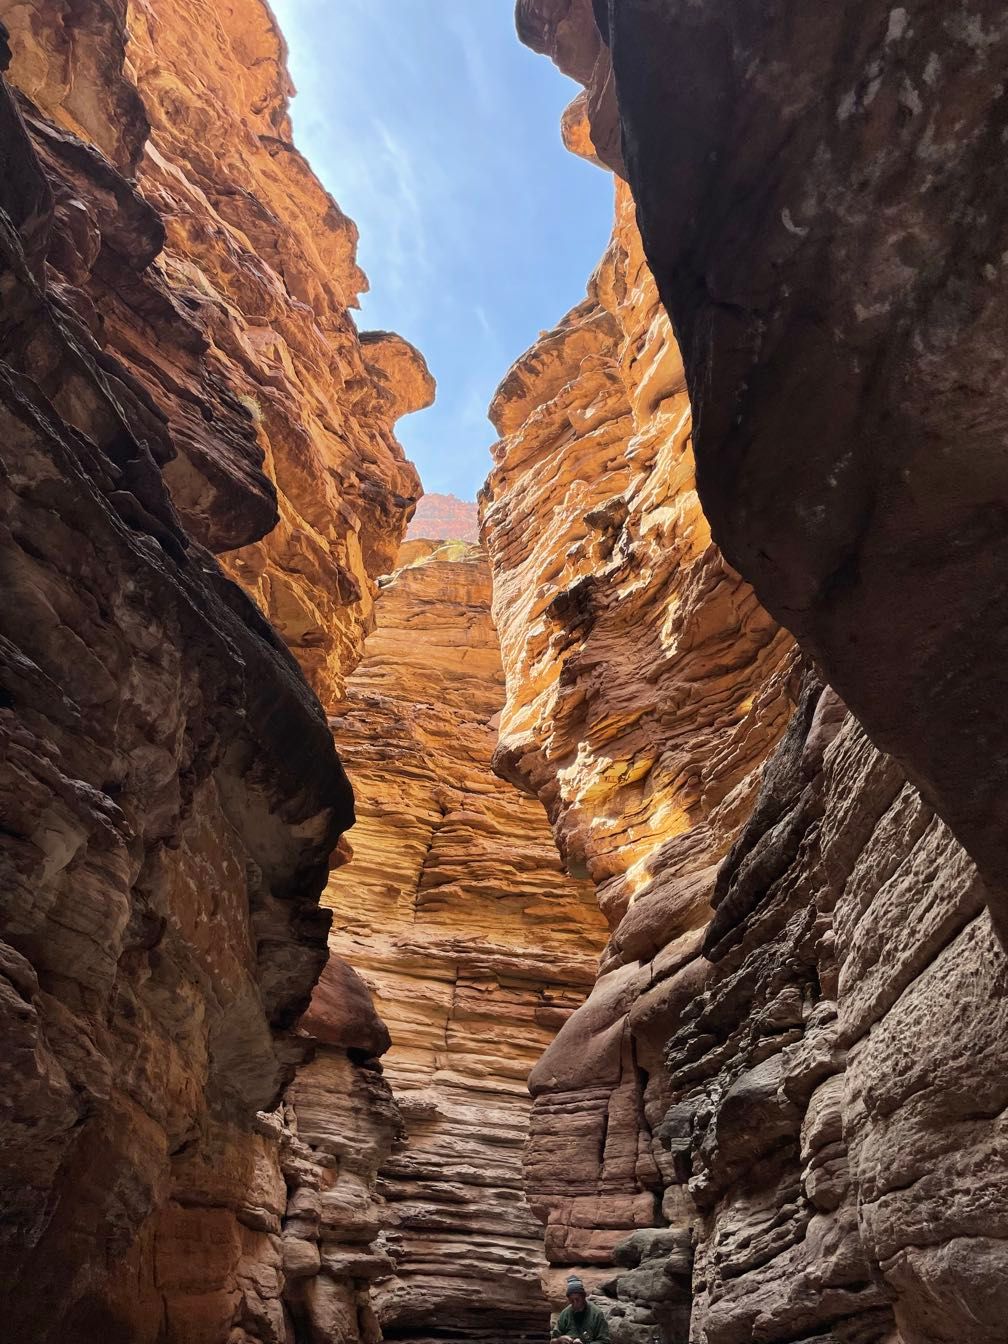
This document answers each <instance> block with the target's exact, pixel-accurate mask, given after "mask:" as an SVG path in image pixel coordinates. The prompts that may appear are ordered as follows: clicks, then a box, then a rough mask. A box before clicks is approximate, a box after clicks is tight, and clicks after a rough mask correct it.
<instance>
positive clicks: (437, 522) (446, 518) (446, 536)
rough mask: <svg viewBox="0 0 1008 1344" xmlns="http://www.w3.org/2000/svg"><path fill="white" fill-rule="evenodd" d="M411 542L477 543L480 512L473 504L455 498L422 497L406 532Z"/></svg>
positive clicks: (443, 496)
mask: <svg viewBox="0 0 1008 1344" xmlns="http://www.w3.org/2000/svg"><path fill="white" fill-rule="evenodd" d="M406 536H407V538H408V539H409V540H410V541H415V540H417V539H418V538H421V537H427V538H431V539H434V540H439V541H445V540H456V541H479V539H480V538H479V510H478V509H477V507H476V505H475V503H472V502H470V501H469V500H465V499H458V498H456V496H455V495H438V494H425V495H422V496H421V497H420V502H419V504H417V507H416V513H414V515H413V517H412V519H411V520H410V525H409V527H408V528H407V529H406Z"/></svg>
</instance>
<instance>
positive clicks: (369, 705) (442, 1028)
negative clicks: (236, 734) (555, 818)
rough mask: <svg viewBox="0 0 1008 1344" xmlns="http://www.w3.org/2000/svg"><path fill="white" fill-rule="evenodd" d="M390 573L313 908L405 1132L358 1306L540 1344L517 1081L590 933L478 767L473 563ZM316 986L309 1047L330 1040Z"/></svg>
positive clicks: (523, 1113)
mask: <svg viewBox="0 0 1008 1344" xmlns="http://www.w3.org/2000/svg"><path fill="white" fill-rule="evenodd" d="M398 566H399V567H398V568H397V569H396V571H395V573H394V575H393V576H392V577H391V579H390V580H389V581H388V583H387V584H386V586H385V587H384V590H383V594H382V597H381V601H380V603H379V608H378V628H377V630H376V631H375V633H374V634H373V635H372V636H371V637H370V638H369V640H368V643H367V646H366V652H365V657H364V660H363V662H362V663H361V666H360V667H359V668H358V670H357V671H356V672H355V673H354V675H353V676H352V677H351V678H350V681H349V693H348V698H347V700H346V701H345V703H344V704H343V705H341V706H340V708H339V710H338V712H337V713H336V715H335V716H334V718H333V720H332V723H333V731H334V733H335V735H336V738H337V740H338V741H339V743H340V747H341V751H342V753H343V755H344V759H345V760H346V761H347V764H348V769H350V770H351V771H352V775H353V779H354V781H355V785H356V788H357V790H358V796H359V803H358V822H357V826H356V827H355V829H354V831H353V833H352V837H351V842H352V846H353V861H352V862H351V863H350V864H349V865H348V866H346V867H345V868H340V869H339V870H337V871H336V872H335V873H334V874H333V876H332V879H331V881H330V883H329V886H328V888H327V890H326V894H325V898H324V899H325V903H326V904H327V906H329V907H330V908H331V909H332V911H333V916H334V919H333V932H332V937H331V945H332V947H333V949H334V951H335V952H336V953H337V954H338V959H337V961H336V963H335V964H336V965H341V963H342V959H344V958H345V959H346V960H347V961H349V962H350V963H351V964H352V965H353V966H354V967H356V968H357V969H358V970H359V972H360V974H361V976H362V977H363V979H364V980H365V981H366V982H367V985H368V986H369V988H370V989H371V991H372V993H373V994H374V1002H375V1006H376V1008H377V1010H378V1012H379V1013H380V1014H381V1017H382V1018H383V1019H384V1021H385V1022H386V1023H387V1024H388V1029H389V1032H390V1034H391V1038H392V1047H391V1050H390V1051H389V1053H388V1054H387V1055H386V1056H385V1058H384V1071H385V1077H386V1079H387V1080H388V1082H389V1083H390V1084H391V1086H392V1088H393V1090H394V1093H395V1096H396V1100H397V1103H398V1106H399V1109H400V1112H401V1114H402V1121H403V1132H402V1135H401V1137H400V1141H399V1142H398V1143H397V1145H396V1147H395V1149H394V1151H393V1152H392V1154H391V1155H390V1156H389V1157H388V1159H387V1160H386V1161H385V1163H384V1164H383V1166H382V1169H381V1174H380V1179H379V1183H378V1193H379V1195H380V1196H381V1197H382V1198H383V1199H384V1201H385V1207H384V1209H383V1212H382V1223H383V1227H384V1231H383V1234H382V1236H381V1238H380V1239H379V1242H378V1245H377V1250H378V1251H379V1253H380V1254H381V1255H383V1256H384V1257H385V1261H384V1269H376V1274H377V1276H378V1282H377V1283H376V1285H375V1288H374V1292H373V1303H374V1309H375V1312H376V1315H377V1318H378V1320H379V1322H380V1324H381V1327H382V1329H383V1331H384V1333H385V1335H386V1337H387V1338H390V1339H403V1340H414V1341H418V1340H427V1339H435V1338H436V1339H439V1340H443V1339H467V1340H487V1341H488V1342H490V1341H493V1342H494V1344H496V1341H497V1340H499V1339H501V1338H503V1337H507V1338H508V1339H519V1340H521V1339H528V1340H533V1339H541V1338H542V1337H543V1335H544V1334H545V1332H546V1329H547V1324H548V1315H547V1306H546V1300H545V1298H544V1297H543V1294H542V1289H541V1286H540V1278H541V1275H542V1273H543V1272H544V1271H545V1269H546V1265H545V1261H544V1258H543V1254H542V1241H541V1229H540V1227H539V1224H538V1222H537V1220H536V1218H535V1217H534V1215H533V1213H532V1211H531V1209H530V1208H529V1206H528V1203H527V1202H526V1200H525V1197H524V1195H523V1192H522V1149H523V1145H524V1142H525V1138H526V1135H527V1131H528V1114H529V1097H528V1092H527V1087H526V1079H527V1077H528V1073H529V1070H530V1069H531V1067H532V1065H533V1063H534V1062H535V1060H536V1059H537V1057H538V1056H539V1055H540V1054H541V1053H542V1051H543V1049H544V1048H545V1047H546V1045H547V1044H548V1043H549V1041H550V1040H551V1039H552V1037H553V1036H554V1035H555V1033H556V1031H557V1029H558V1027H559V1026H560V1025H561V1024H562V1023H563V1022H564V1021H565V1020H566V1019H567V1018H568V1016H569V1015H570V1013H571V1011H572V1010H573V1009H574V1008H575V1007H576V1006H577V1005H578V1004H579V1003H580V1002H581V1000H582V999H583V998H584V996H585V994H586V993H587V991H588V988H589V987H590V985H591V982H592V979H593V978H594V973H595V967H596V963H597V955H598V950H599V947H600V945H601V942H602V938H603V930H604V921H603V919H602V917H601V915H600V914H599V912H598V909H597V907H596V904H595V901H594V890H593V887H592V885H591V884H590V883H588V882H584V881H573V880H571V879H570V878H568V877H566V876H565V875H564V873H563V871H562V869H561V867H560V864H559V861H558V857H557V854H556V850H555V848H554V846H553V843H552V840H551V837H550V832H549V827H548V824H547V822H546V819H545V817H544V816H543V812H542V808H541V807H540V805H539V803H538V802H537V801H536V799H535V798H531V797H523V796H521V795H520V794H518V793H516V792H515V790H514V789H513V788H512V787H511V786H510V785H509V784H506V783H504V782H502V781H501V780H499V779H497V778H495V776H494V774H493V772H492V769H491V758H492V754H493V750H494V746H495V743H496V738H497V733H496V726H497V714H498V711H499V708H500V705H501V703H502V701H503V698H504V674H503V670H502V667H501V662H500V654H499V650H498V645H497V637H496V633H495V631H494V627H493V623H492V620H491V616H490V575H489V571H488V567H487V563H486V559H485V556H484V555H483V553H482V552H481V551H480V550H479V549H478V548H477V547H475V546H470V545H467V544H465V543H462V542H449V543H444V544H439V543H437V542H431V541H413V542H406V543H405V544H404V546H403V548H402V551H401V552H400V556H399V561H398ZM333 964H334V963H333V962H330V967H332V966H333ZM340 974H342V973H340ZM329 981H330V970H329V969H328V968H327V971H326V973H325V974H324V975H323V978H322V980H321V981H320V984H319V987H318V989H317V990H316V993H315V997H314V999H313V1002H312V1009H311V1012H310V1014H309V1016H308V1018H307V1019H306V1022H305V1025H306V1027H307V1028H308V1030H310V1031H312V1032H313V1033H314V1034H315V1035H319V1034H320V1031H321V1030H324V1029H325V1028H326V1026H327V1025H330V1026H332V1027H333V1029H334V1030H335V1031H336V1032H337V1035H338V1034H339V1031H340V1026H339V1021H338V1014H337V1015H335V1016H334V1014H333V1013H332V1012H331V1010H330V1008H329V1007H328V1006H327V1000H328V999H329V997H330V995H329ZM369 1048H373V1045H371V1046H369ZM298 1086H301V1082H300V1078H299V1084H298ZM298 1111H299V1115H300V1106H299V1107H298ZM302 1132H303V1125H302Z"/></svg>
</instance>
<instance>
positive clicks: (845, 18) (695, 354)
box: [519, 0, 1008, 933]
mask: <svg viewBox="0 0 1008 1344" xmlns="http://www.w3.org/2000/svg"><path fill="white" fill-rule="evenodd" d="M596 20H597V24H596ZM519 22H520V26H521V28H522V31H523V34H524V35H525V37H526V38H527V40H529V41H531V42H532V43H533V44H534V45H536V46H537V47H538V48H539V49H540V50H546V51H549V52H550V53H551V54H552V55H553V57H554V58H555V59H556V60H557V61H558V62H559V63H560V64H561V66H562V67H563V68H564V69H566V70H567V71H568V72H569V73H571V74H572V75H573V76H574V77H575V78H577V79H580V80H581V81H582V82H584V83H585V84H586V85H587V94H586V95H585V97H584V98H583V99H582V102H583V103H584V105H585V106H586V108H587V110H588V113H589V116H590V117H591V119H592V138H593V140H594V143H595V144H596V145H597V146H599V147H600V149H599V152H600V154H601V155H602V156H603V157H604V158H605V159H606V161H607V162H608V163H610V165H613V166H616V167H620V165H621V163H622V161H623V160H625V169H623V171H625V172H626V174H627V177H628V179H629V181H630V183H631V185H632V187H633V191H634V195H635V198H636V202H637V209H638V214H639V218H640V222H641V226H642V230H643V236H644V244H645V249H646V252H647V255H648V257H649V259H650V263H651V266H652V269H653V271H654V274H655V276H656V278H657V282H658V286H659V289H660V291H661V294H662V298H663V300H664V302H665V303H666V305H667V306H668V309H669V311H670V312H671V313H672V315H673V318H674V320H675V323H676V329H677V332H678V335H679V339H680V343H681V345H682V349H683V352H684V358H685V366H686V374H687V383H688V385H689V389H690V394H691V397H692V400H693V405H694V411H695V414H696V417H697V424H696V434H695V442H696V452H697V461H698V479H699V486H700V494H701V498H702V499H703V502H704V508H705V510H706V512H707V514H708V516H709V517H710V518H711V520H712V524H713V527H714V533H715V536H716V537H717V539H718V541H719V544H720V545H721V546H722V547H723V548H724V551H725V554H726V555H727V556H728V557H729V559H730V560H731V561H732V563H734V564H735V565H737V567H738V568H739V570H740V571H741V572H742V573H743V574H745V575H746V577H747V578H748V579H749V580H750V581H751V582H752V583H753V584H754V585H755V587H756V590H757V592H758V594H759V596H760V599H761V601H762V602H763V603H764V604H765V605H766V606H767V607H768V609H769V610H771V611H772V612H773V613H774V614H775V615H776V616H777V617H778V618H779V619H780V620H781V621H782V622H783V623H784V624H785V625H786V626H787V627H788V628H789V629H791V630H792V631H794V633H795V634H796V635H797V636H798V638H799V639H800V641H801V642H802V644H803V646H805V647H806V648H807V649H809V650H811V651H812V652H813V653H814V655H815V656H816V658H817V659H818V660H819V662H820V664H821V665H822V666H823V667H824V669H825V671H826V673H827V675H828V676H829V678H830V681H831V682H832V684H834V685H835V686H836V687H837V689H838V690H839V691H840V692H841V693H842V694H843V696H844V697H845V699H846V700H847V702H848V703H849V704H850V705H851V707H852V709H853V710H854V711H855V712H856V713H857V714H858V716H859V717H860V718H861V719H862V721H863V722H864V723H865V725H866V727H867V728H868V730H869V732H870V733H871V736H872V739H873V741H874V742H875V743H876V744H877V745H878V746H879V747H880V748H882V749H885V750H887V751H889V752H891V753H892V754H893V755H894V756H895V757H897V758H898V759H899V760H900V761H901V762H902V763H903V766H904V768H905V770H906V771H907V773H908V774H910V775H911V776H912V777H913V779H914V780H915V781H916V782H917V784H918V785H919V786H920V787H921V788H922V789H923V791H924V792H925V793H926V794H927V796H928V797H929V798H930V799H931V800H932V802H933V803H934V804H935V805H936V806H937V807H938V810H939V811H940V813H941V815H942V816H943V817H944V818H945V819H946V821H947V822H948V823H949V824H950V825H951V826H952V828H953V830H954V831H955V833H956V834H957V836H958V837H959V839H960V841H961V842H962V843H963V844H964V845H965V846H966V848H967V849H968V851H969V852H970V853H971V854H972V855H973V857H974V859H975V860H976V861H977V862H978V864H979V865H980V869H981V872H982V873H983V874H984V877H985V880H986V881H987V884H988V887H989V893H988V894H989V899H990V901H991V908H992V911H993V913H994V917H995V920H996V921H997V922H998V923H999V926H1000V927H1001V928H1002V932H1003V933H1004V932H1005V930H1006V928H1008V914H1006V912H1008V904H1006V903H1008V846H1006V845H1005V841H1004V835H1005V825H1004V812H1005V803H1004V799H1005V797H1006V783H1008V750H1006V743H1008V717H1006V716H1008V709H1006V704H1005V698H1004V695H1003V694H1002V685H1003V669H1004V665H1005V653H1006V650H1005V643H1004V641H1005V633H1004V632H1005V622H1004V619H1003V612H1004V604H1005V597H1004V594H1005V591H1006V586H1008V578H1006V575H1008V542H1006V540H1005V537H1006V531H1005V528H1004V525H1003V520H1002V512H1003V501H1004V498H1005V494H1006V486H1008V480H1006V470H1008V469H1006V467H1005V459H1004V453H1003V450H1002V445H1003V441H1004V434H1005V425H1006V422H1008V374H1006V372H1005V361H1004V359H1003V347H1004V331H1005V326H1006V314H1008V308H1006V299H1005V287H1004V285H1003V284H1002V282H1001V276H1002V272H1003V267H1004V264H1005V257H1006V255H1008V197H1006V191H1005V186H1004V183H1003V181H1002V179H1001V176H1000V174H999V173H998V170H997V168H996V166H995V165H996V161H997V155H996V153H994V152H992V149H991V146H992V145H993V144H994V143H995V142H997V143H999V142H1000V141H999V137H1001V135H1002V129H1003V124H1004V107H1003V91H1002V85H1003V80H1004V72H1005V69H1006V68H1008V25H1006V23H1005V14H1004V8H1003V6H1002V5H1001V4H1000V3H998V0H978V2H976V3H974V0H970V2H969V3H965V2H963V3H958V2H957V3H953V4H951V5H947V6H931V5H927V4H924V3H919V2H914V3H908V4H904V5H899V6H894V5H891V4H889V3H888V2H886V3H883V0H865V2H864V3H858V4H855V5H848V6H843V7H842V9H822V8H816V9H809V8H808V7H806V6H803V5H801V4H798V3H791V2H790V0H781V2H780V3H775V4H774V5H772V6H771V7H770V8H769V9H767V8H765V7H760V6H740V5H738V4H736V3H735V2H734V0H717V3H714V4H705V5H702V6H697V5H690V4H685V3H670V4H662V5H655V4H652V3H650V2H649V0H619V3H617V2H616V0H603V2H601V3H595V4H594V5H591V4H589V3H588V0H561V2H560V3H555V2H554V0H521V3H520V4H519ZM620 143H621V144H622V157H621V156H620V153H619V149H618V146H619V145H620Z"/></svg>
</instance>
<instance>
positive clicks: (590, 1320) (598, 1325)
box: [550, 1274, 609, 1344]
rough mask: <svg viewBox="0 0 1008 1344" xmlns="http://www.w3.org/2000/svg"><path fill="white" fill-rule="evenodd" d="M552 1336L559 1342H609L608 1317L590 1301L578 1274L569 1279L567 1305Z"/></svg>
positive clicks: (590, 1343) (592, 1343)
mask: <svg viewBox="0 0 1008 1344" xmlns="http://www.w3.org/2000/svg"><path fill="white" fill-rule="evenodd" d="M550 1338H551V1339H554V1340H556V1341H558V1344H609V1326H608V1325H607V1324H606V1318H605V1317H604V1316H603V1315H602V1313H601V1312H600V1311H599V1309H598V1307H594V1306H592V1304H591V1303H590V1302H589V1301H588V1298H587V1296H586V1295H585V1286H584V1284H583V1283H582V1282H581V1280H580V1279H579V1278H578V1277H577V1275H576V1274H572V1275H571V1276H570V1278H569V1279H568V1280H567V1306H566V1307H564V1309H563V1311H562V1312H561V1313H560V1315H559V1316H558V1317H557V1323H556V1325H555V1326H554V1327H553V1329H552V1331H551V1332H550Z"/></svg>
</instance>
